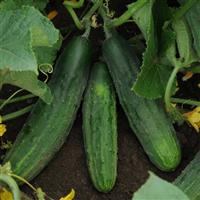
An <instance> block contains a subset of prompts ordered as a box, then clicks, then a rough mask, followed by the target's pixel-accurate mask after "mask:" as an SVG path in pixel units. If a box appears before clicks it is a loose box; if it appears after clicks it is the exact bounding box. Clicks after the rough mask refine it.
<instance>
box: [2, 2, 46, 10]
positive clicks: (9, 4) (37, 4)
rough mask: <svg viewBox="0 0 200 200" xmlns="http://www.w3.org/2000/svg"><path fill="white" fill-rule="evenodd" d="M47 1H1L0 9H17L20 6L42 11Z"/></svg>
mask: <svg viewBox="0 0 200 200" xmlns="http://www.w3.org/2000/svg"><path fill="white" fill-rule="evenodd" d="M48 2H49V0H3V1H2V2H0V9H7V10H8V9H13V10H15V9H18V8H21V7H22V6H34V7H35V8H37V9H39V10H41V11H42V10H44V9H45V7H46V5H47V3H48Z"/></svg>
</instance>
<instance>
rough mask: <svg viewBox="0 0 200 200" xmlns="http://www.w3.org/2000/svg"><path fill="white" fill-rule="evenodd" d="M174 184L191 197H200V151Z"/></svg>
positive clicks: (196, 198) (194, 199)
mask: <svg viewBox="0 0 200 200" xmlns="http://www.w3.org/2000/svg"><path fill="white" fill-rule="evenodd" d="M174 184H175V185H176V186H178V187H179V188H180V189H181V190H182V191H183V192H185V194H187V196H188V197H189V199H191V200H199V199H200V151H199V152H197V154H196V155H195V157H194V159H193V160H192V161H191V162H190V163H189V164H188V165H187V167H186V168H185V169H184V170H183V171H182V173H181V175H179V176H178V177H177V178H176V180H175V181H174Z"/></svg>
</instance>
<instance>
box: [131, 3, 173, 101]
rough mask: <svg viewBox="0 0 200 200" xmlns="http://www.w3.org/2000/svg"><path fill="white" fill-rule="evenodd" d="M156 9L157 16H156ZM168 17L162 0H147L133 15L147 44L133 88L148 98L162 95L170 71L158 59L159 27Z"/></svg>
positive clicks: (167, 9) (167, 10) (165, 5)
mask: <svg viewBox="0 0 200 200" xmlns="http://www.w3.org/2000/svg"><path fill="white" fill-rule="evenodd" d="M159 8H160V10H159ZM158 10H159V17H158V16H157V13H158ZM160 13H161V14H160ZM168 18H169V8H168V6H167V4H166V2H165V1H163V0H162V1H160V0H150V1H148V2H147V3H146V4H145V6H144V7H143V8H141V9H140V10H139V11H138V12H136V13H135V14H134V16H133V19H134V21H135V23H136V24H137V25H138V27H139V28H140V30H141V32H142V33H143V35H144V37H145V39H146V45H147V48H146V51H145V53H144V55H143V63H142V67H141V72H140V73H139V75H138V77H137V80H136V82H135V83H134V86H133V90H134V91H135V92H136V94H138V95H140V96H143V97H146V98H149V99H155V98H161V97H162V96H163V94H164V92H165V87H166V84H167V81H168V78H169V75H170V71H171V68H169V67H168V66H165V65H161V64H160V63H159V59H158V52H159V46H160V45H159V44H160V42H159V40H160V37H161V27H162V25H163V24H164V21H165V20H166V19H168Z"/></svg>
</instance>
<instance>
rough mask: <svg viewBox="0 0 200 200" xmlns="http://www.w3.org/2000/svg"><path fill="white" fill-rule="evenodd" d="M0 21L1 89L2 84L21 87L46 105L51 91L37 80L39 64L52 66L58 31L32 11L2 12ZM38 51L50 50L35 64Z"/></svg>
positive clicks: (39, 52)
mask: <svg viewBox="0 0 200 200" xmlns="http://www.w3.org/2000/svg"><path fill="white" fill-rule="evenodd" d="M0 19H1V21H0V74H1V76H0V83H1V85H2V84H4V83H9V84H13V85H17V86H19V85H20V87H22V88H24V89H26V90H28V91H30V92H32V93H34V94H35V95H37V96H39V97H40V98H42V99H43V100H44V101H45V102H47V103H49V102H50V100H51V93H50V90H49V89H48V88H47V85H46V84H44V83H41V82H40V81H39V80H38V79H37V75H38V64H40V65H41V64H44V63H45V64H46V63H49V64H52V60H53V58H54V57H55V55H56V51H57V49H58V48H59V45H57V43H58V39H59V31H58V30H56V29H55V28H54V26H53V24H52V23H51V22H50V21H49V20H48V19H47V18H46V17H45V16H43V15H42V14H41V13H40V12H39V11H38V10H36V9H35V8H33V7H23V8H21V9H17V10H4V9H3V10H1V12H0ZM40 48H41V49H43V50H45V48H49V49H48V52H49V53H48V54H47V55H45V58H44V59H39V60H37V57H38V56H36V55H39V54H41V49H40ZM52 54H53V55H52ZM42 62H44V63H42ZM20 74H21V76H20ZM24 74H26V75H24ZM10 77H12V78H10ZM24 77H25V78H24ZM23 78H24V79H23ZM22 79H23V80H24V81H23V83H22V82H21V80H22ZM34 81H35V83H34Z"/></svg>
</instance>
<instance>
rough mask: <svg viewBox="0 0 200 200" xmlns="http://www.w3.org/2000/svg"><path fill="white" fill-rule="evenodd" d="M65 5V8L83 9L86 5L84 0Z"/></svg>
mask: <svg viewBox="0 0 200 200" xmlns="http://www.w3.org/2000/svg"><path fill="white" fill-rule="evenodd" d="M63 4H64V5H65V6H69V7H71V8H81V7H82V6H83V4H84V0H79V1H78V2H73V1H69V0H67V1H64V2H63Z"/></svg>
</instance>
